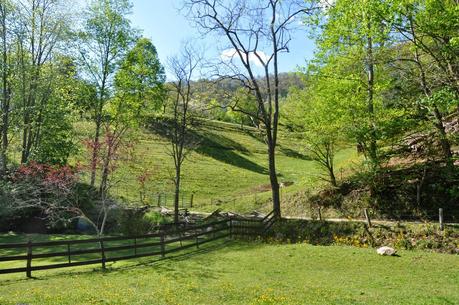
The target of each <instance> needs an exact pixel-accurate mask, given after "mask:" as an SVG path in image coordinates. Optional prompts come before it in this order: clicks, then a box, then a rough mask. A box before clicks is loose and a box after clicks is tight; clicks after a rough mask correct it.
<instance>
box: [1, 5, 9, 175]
mask: <svg viewBox="0 0 459 305" xmlns="http://www.w3.org/2000/svg"><path fill="white" fill-rule="evenodd" d="M2 13H3V14H2V28H3V31H2V48H3V50H2V51H3V54H2V85H3V92H2V95H3V99H2V107H1V110H2V128H1V138H2V140H1V142H2V144H1V145H2V146H1V149H0V177H3V176H4V175H5V173H6V169H7V162H8V160H7V155H6V153H7V150H8V129H9V112H10V94H9V82H8V75H9V73H8V72H9V70H8V68H7V67H8V51H7V40H6V39H7V38H6V8H5V7H3V8H2Z"/></svg>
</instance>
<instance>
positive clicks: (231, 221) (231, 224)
mask: <svg viewBox="0 0 459 305" xmlns="http://www.w3.org/2000/svg"><path fill="white" fill-rule="evenodd" d="M229 234H230V239H233V218H232V217H230V219H229Z"/></svg>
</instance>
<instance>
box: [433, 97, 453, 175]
mask: <svg viewBox="0 0 459 305" xmlns="http://www.w3.org/2000/svg"><path fill="white" fill-rule="evenodd" d="M433 113H434V116H435V119H436V122H435V126H436V127H437V130H438V133H439V135H440V137H439V140H440V145H441V149H442V152H443V157H444V158H445V162H446V165H447V166H448V167H450V168H451V167H452V166H453V154H452V153H451V145H450V143H449V141H448V137H447V135H446V130H445V126H444V125H443V117H442V115H441V113H440V111H439V110H438V107H437V106H436V105H434V107H433Z"/></svg>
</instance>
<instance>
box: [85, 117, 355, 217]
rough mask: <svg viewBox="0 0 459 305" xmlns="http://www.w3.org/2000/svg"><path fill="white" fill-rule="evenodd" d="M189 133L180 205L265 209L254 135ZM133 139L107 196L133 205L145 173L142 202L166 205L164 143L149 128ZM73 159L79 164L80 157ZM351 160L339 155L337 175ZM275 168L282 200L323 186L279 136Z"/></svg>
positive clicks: (213, 129)
mask: <svg viewBox="0 0 459 305" xmlns="http://www.w3.org/2000/svg"><path fill="white" fill-rule="evenodd" d="M77 129H78V130H79V136H80V137H81V138H84V137H86V136H88V135H89V134H91V129H92V125H91V124H89V123H85V122H82V123H79V126H78V128H77ZM195 132H196V134H197V135H198V137H199V140H200V141H199V142H200V144H199V146H198V147H196V148H194V149H193V151H192V152H191V153H190V154H189V156H188V158H187V160H186V161H185V163H184V166H183V185H182V191H183V194H184V198H183V202H184V203H185V204H187V203H189V201H190V196H191V194H192V193H193V194H194V209H197V210H204V211H210V210H215V209H216V208H217V207H221V208H223V209H227V210H233V211H240V212H248V211H252V210H254V209H269V204H268V201H269V198H270V192H269V176H268V165H267V154H266V145H265V143H264V142H263V139H262V137H261V136H260V134H259V131H257V130H256V129H254V128H250V127H244V128H243V129H241V128H240V126H238V125H236V124H230V123H223V122H218V121H203V122H202V124H200V127H199V128H197V129H196V131H195ZM134 138H135V139H136V140H135V141H133V144H134V150H133V151H134V152H135V153H134V154H133V156H132V157H131V158H129V160H123V161H121V162H120V163H119V167H118V168H117V170H116V171H115V173H114V176H113V179H112V181H114V182H113V184H114V185H113V187H112V189H111V193H112V195H113V196H116V197H118V198H119V199H121V200H123V201H125V202H127V203H129V204H136V203H139V202H140V190H141V187H140V183H139V181H138V177H139V176H140V175H141V174H142V173H144V172H148V173H149V174H150V177H149V179H148V180H147V181H146V183H145V191H146V194H147V196H146V200H145V201H146V203H147V204H152V205H156V204H158V199H159V200H160V201H161V205H168V206H170V205H172V190H173V182H172V180H171V177H172V175H173V163H172V158H171V156H170V155H169V154H168V149H169V142H168V140H167V138H165V137H163V136H161V135H159V134H158V133H157V132H156V133H155V132H154V130H153V128H152V129H150V130H149V129H144V130H142V131H141V132H139V133H137V134H136V135H135V136H134ZM77 159H79V160H84V158H83V154H82V155H80V156H79V158H77ZM356 159H357V156H356V153H355V150H354V149H353V148H346V149H343V150H341V151H340V152H339V153H338V155H337V173H338V176H339V173H340V169H341V168H342V167H347V166H349V165H350V164H351V163H352V162H354V161H355V160H356ZM277 168H278V173H279V180H280V181H281V182H289V183H288V184H290V183H293V184H291V185H290V186H288V187H285V188H283V189H282V195H283V196H285V195H286V194H288V193H293V192H296V191H298V190H301V189H304V188H313V187H314V186H317V185H318V184H320V183H323V181H322V180H321V179H320V178H319V177H320V175H321V173H322V172H321V170H320V168H319V167H318V166H317V165H316V163H315V162H314V161H312V160H311V159H310V157H309V156H308V154H307V152H306V151H305V149H304V145H303V143H302V142H301V141H299V140H298V139H295V138H294V137H292V136H291V135H290V134H288V133H286V132H283V131H281V132H280V135H279V146H278V156H277ZM86 179H87V177H86ZM158 194H161V195H160V196H161V197H160V198H158Z"/></svg>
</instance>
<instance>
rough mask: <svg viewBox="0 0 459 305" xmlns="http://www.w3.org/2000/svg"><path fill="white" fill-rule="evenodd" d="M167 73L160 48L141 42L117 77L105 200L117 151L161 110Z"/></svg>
mask: <svg viewBox="0 0 459 305" xmlns="http://www.w3.org/2000/svg"><path fill="white" fill-rule="evenodd" d="M164 81H165V73H164V68H163V67H162V65H161V63H160V61H159V58H158V54H157V52H156V48H155V46H154V45H153V43H152V42H151V41H150V40H149V39H147V38H140V39H139V40H138V41H137V43H136V44H135V46H134V47H133V48H132V49H131V50H129V51H128V52H127V54H126V55H125V57H124V58H123V60H122V61H121V63H120V67H119V69H118V71H117V72H116V74H115V81H114V89H115V96H114V97H113V98H112V99H110V100H109V101H108V102H107V105H106V119H105V121H104V125H105V130H106V132H107V133H108V134H109V136H108V138H107V140H106V141H105V144H106V145H105V146H106V147H105V149H104V153H103V155H102V156H101V159H102V162H101V163H102V169H101V180H100V186H99V193H100V194H101V195H102V196H103V197H105V196H106V193H107V190H108V189H107V188H108V179H109V174H110V169H111V168H112V163H113V162H114V157H115V156H116V150H117V149H119V147H120V145H121V144H122V142H123V141H124V140H125V139H124V138H125V135H126V133H127V132H128V131H129V130H130V129H132V128H136V127H139V126H140V125H141V124H142V123H144V122H145V118H146V116H147V115H151V114H152V113H154V112H155V111H157V110H159V109H160V108H161V106H162V103H163V99H164V87H163V85H164Z"/></svg>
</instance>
